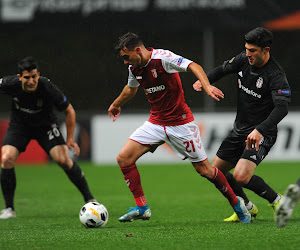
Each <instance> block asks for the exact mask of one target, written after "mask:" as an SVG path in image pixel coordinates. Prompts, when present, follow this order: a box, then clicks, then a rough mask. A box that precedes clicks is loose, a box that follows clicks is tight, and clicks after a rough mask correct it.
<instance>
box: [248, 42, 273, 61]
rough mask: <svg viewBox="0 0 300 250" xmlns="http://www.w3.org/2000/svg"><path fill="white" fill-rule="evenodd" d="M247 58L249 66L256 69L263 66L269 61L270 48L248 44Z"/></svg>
mask: <svg viewBox="0 0 300 250" xmlns="http://www.w3.org/2000/svg"><path fill="white" fill-rule="evenodd" d="M245 48H246V56H247V57H248V61H249V64H250V65H252V66H256V67H261V66H263V65H264V64H265V63H266V61H267V56H268V52H269V47H266V48H263V49H262V48H261V47H258V46H256V45H253V44H249V43H246V44H245Z"/></svg>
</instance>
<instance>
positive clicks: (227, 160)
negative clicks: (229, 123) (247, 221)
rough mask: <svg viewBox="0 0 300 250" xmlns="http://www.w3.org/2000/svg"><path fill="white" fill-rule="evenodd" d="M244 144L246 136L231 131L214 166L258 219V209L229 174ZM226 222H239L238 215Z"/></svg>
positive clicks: (221, 146) (219, 151)
mask: <svg viewBox="0 0 300 250" xmlns="http://www.w3.org/2000/svg"><path fill="white" fill-rule="evenodd" d="M244 144H245V136H240V135H237V134H236V133H235V132H234V131H233V130H232V131H230V132H229V133H228V135H227V137H226V138H225V139H224V140H223V142H222V144H221V145H220V147H219V149H218V151H217V154H216V156H215V158H214V160H213V163H212V166H213V167H216V168H218V169H220V170H221V171H222V172H223V173H224V175H225V176H226V178H227V181H228V183H229V185H230V186H231V188H232V189H233V191H234V193H235V194H236V195H237V196H239V197H242V198H243V199H244V201H245V205H246V207H247V209H248V211H249V212H250V214H251V216H252V217H256V215H257V213H258V209H257V207H256V206H255V205H254V204H253V203H252V202H251V201H250V200H249V199H248V197H247V195H246V194H245V192H244V191H243V188H242V187H241V185H239V184H238V183H237V182H236V181H235V179H234V178H233V175H232V174H231V173H230V172H229V170H230V169H232V168H234V167H235V165H236V164H237V162H238V161H239V159H240V157H241V156H242V154H243V152H244V148H245V146H244ZM224 221H228V222H238V221H239V218H238V216H237V214H236V213H233V215H231V216H230V217H228V218H226V219H225V220H224Z"/></svg>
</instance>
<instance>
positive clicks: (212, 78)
mask: <svg viewBox="0 0 300 250" xmlns="http://www.w3.org/2000/svg"><path fill="white" fill-rule="evenodd" d="M242 60H243V53H241V54H239V55H237V56H235V57H233V58H231V59H230V60H227V61H225V62H224V63H223V64H222V65H220V66H218V67H216V68H215V69H213V70H212V71H210V72H209V73H208V74H207V77H208V80H209V82H210V83H214V82H216V81H218V80H220V79H221V78H222V77H224V76H226V75H229V74H232V73H236V72H238V69H239V67H240V66H239V65H240V63H241V61H242Z"/></svg>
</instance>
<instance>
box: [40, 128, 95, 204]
mask: <svg viewBox="0 0 300 250" xmlns="http://www.w3.org/2000/svg"><path fill="white" fill-rule="evenodd" d="M35 136H36V139H37V141H38V142H39V144H40V145H41V146H42V148H43V149H44V150H45V151H46V152H47V153H48V154H49V155H50V156H51V157H52V159H53V160H54V161H55V162H56V163H57V164H58V165H59V166H60V167H61V168H62V169H63V170H64V171H65V173H66V174H67V176H68V177H69V179H70V180H71V182H72V183H73V184H74V185H75V186H76V187H77V188H78V190H79V191H80V193H81V194H82V196H83V198H84V201H85V202H88V201H90V200H93V201H94V197H93V195H92V194H91V192H90V189H89V186H88V183H87V181H86V179H85V176H84V173H83V172H82V170H81V168H80V167H79V166H78V164H77V163H76V162H75V161H72V159H71V158H70V156H69V154H68V148H67V146H66V142H65V140H64V138H63V136H62V134H61V133H60V130H59V128H58V127H57V126H55V125H53V126H52V127H47V128H40V129H39V130H38V131H37V132H36V135H35Z"/></svg>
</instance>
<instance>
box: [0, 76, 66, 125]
mask: <svg viewBox="0 0 300 250" xmlns="http://www.w3.org/2000/svg"><path fill="white" fill-rule="evenodd" d="M0 93H4V94H7V95H10V96H11V97H12V112H11V116H10V124H11V125H18V126H20V125H21V126H30V127H40V126H49V125H51V124H53V123H56V122H57V117H56V115H55V113H54V107H55V108H57V110H59V111H63V110H65V109H66V108H67V107H68V105H69V102H68V100H67V98H66V97H65V96H64V95H63V93H62V92H61V91H60V90H59V89H58V88H57V87H56V86H55V85H54V84H53V83H52V82H51V81H50V80H49V79H48V78H46V77H43V76H41V77H40V78H39V82H38V86H37V89H36V91H34V92H32V93H28V92H25V91H23V89H22V83H21V81H19V78H18V76H17V75H13V76H5V77H3V78H2V79H1V80H0Z"/></svg>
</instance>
